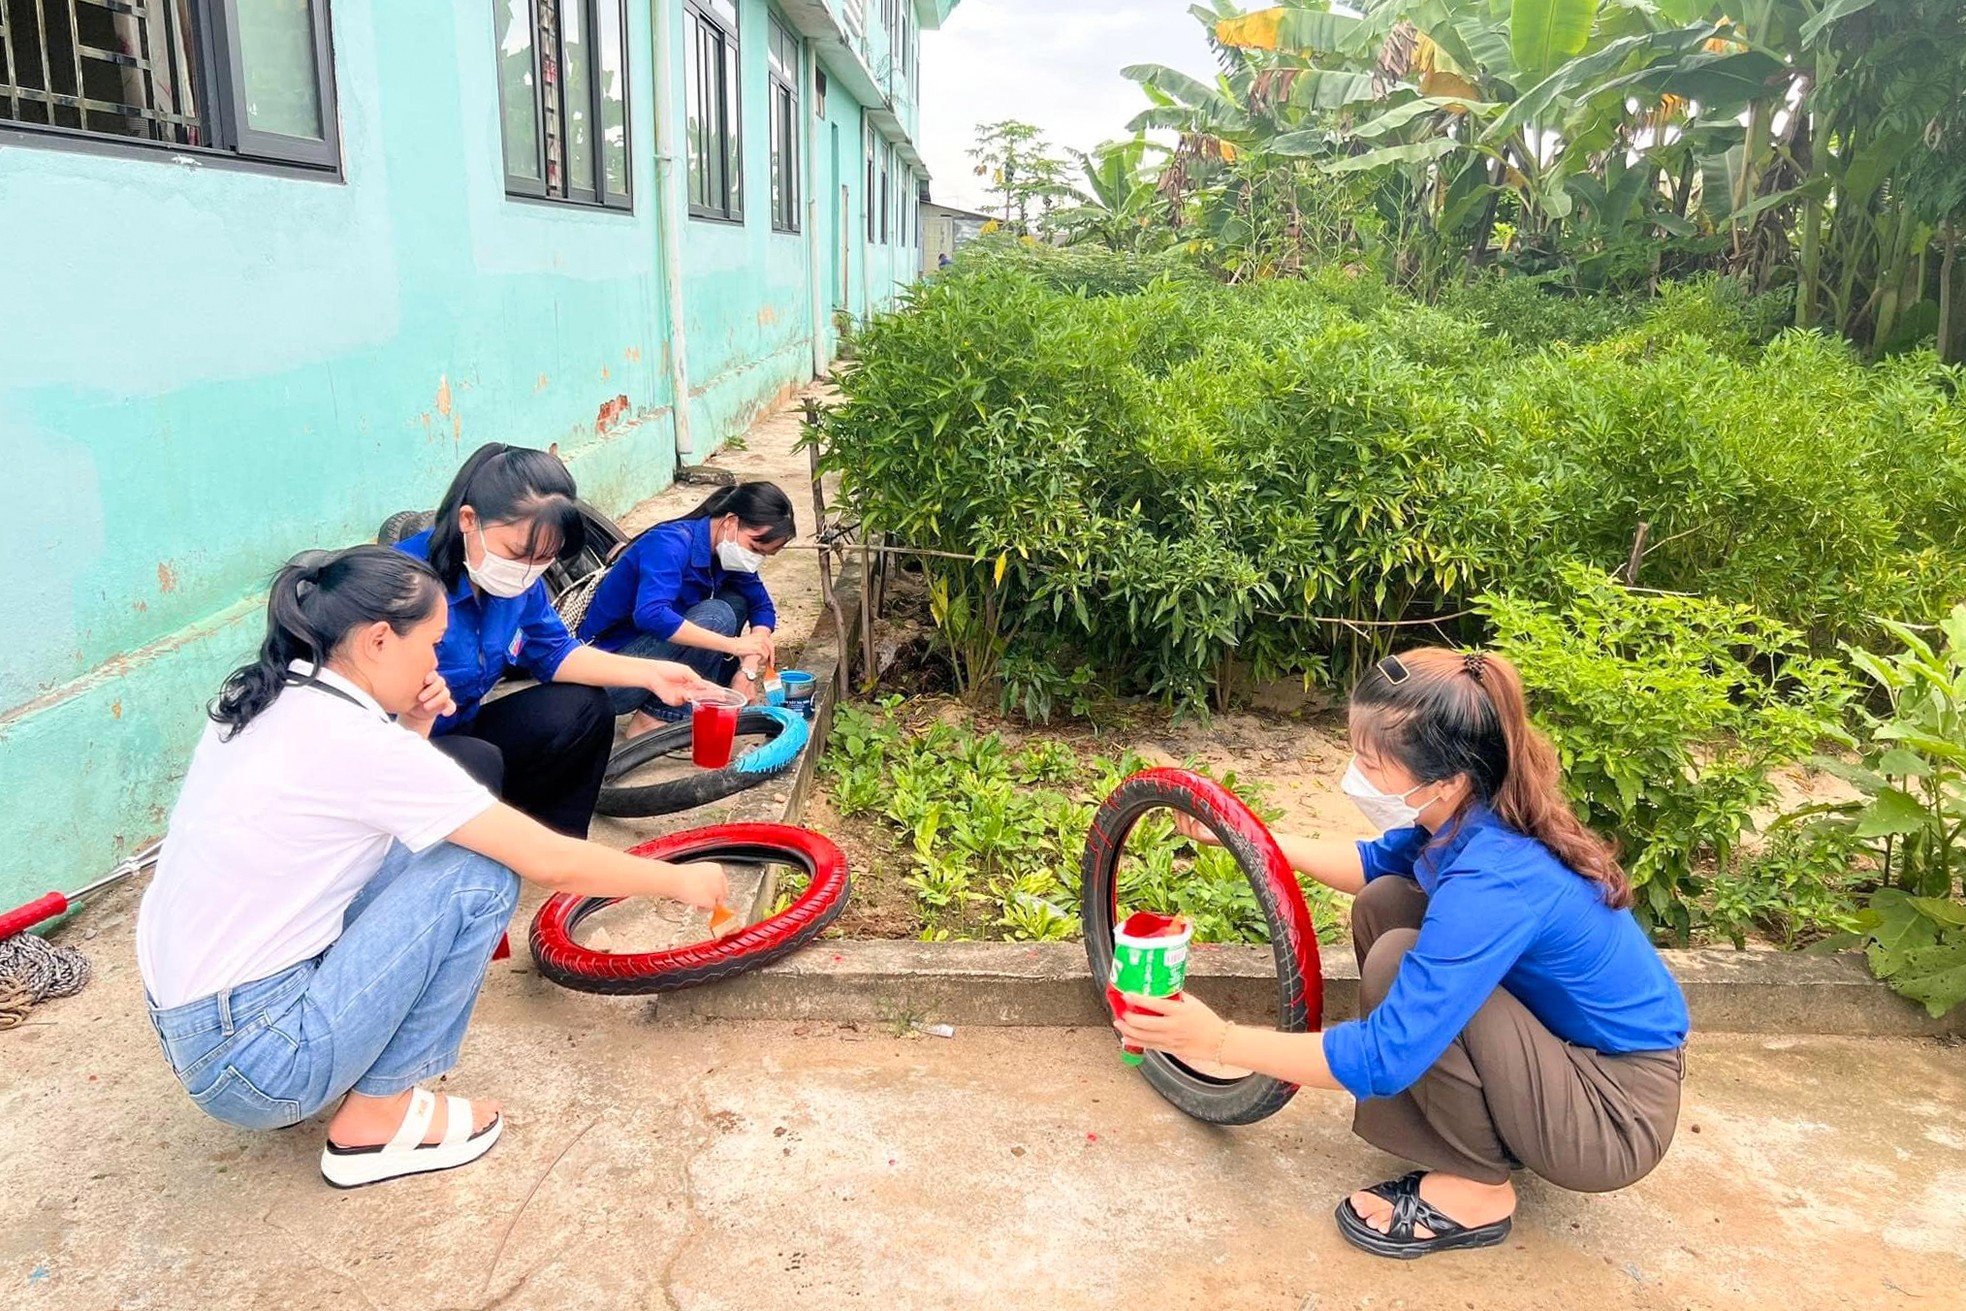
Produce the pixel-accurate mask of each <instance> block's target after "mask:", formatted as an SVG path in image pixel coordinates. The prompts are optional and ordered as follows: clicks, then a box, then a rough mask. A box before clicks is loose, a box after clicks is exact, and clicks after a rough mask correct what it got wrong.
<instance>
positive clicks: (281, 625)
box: [207, 546, 444, 741]
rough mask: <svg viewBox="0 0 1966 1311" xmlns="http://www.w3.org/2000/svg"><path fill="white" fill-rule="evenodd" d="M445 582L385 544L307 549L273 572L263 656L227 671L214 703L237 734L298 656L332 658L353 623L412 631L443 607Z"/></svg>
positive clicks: (274, 696)
mask: <svg viewBox="0 0 1966 1311" xmlns="http://www.w3.org/2000/svg"><path fill="white" fill-rule="evenodd" d="M443 594H444V593H443V587H442V585H441V584H440V583H439V582H438V579H437V575H436V573H435V572H434V571H432V569H431V568H430V566H429V565H427V564H425V563H424V562H423V561H421V560H419V559H417V558H416V557H415V556H412V555H406V554H404V553H403V552H401V551H398V550H394V549H392V548H390V547H386V546H357V547H352V548H350V549H349V550H346V551H305V552H302V553H301V554H300V555H297V556H295V557H294V558H293V559H292V560H291V561H289V562H288V564H287V566H286V568H284V569H282V570H280V572H279V573H278V574H275V575H274V577H273V585H272V587H271V588H270V589H269V590H268V593H267V597H266V636H265V638H264V639H263V640H262V641H261V642H260V645H259V658H258V659H257V660H255V661H253V662H252V663H251V664H248V665H241V666H240V667H239V668H237V669H235V670H233V671H232V673H231V674H230V675H228V676H227V677H226V680H225V683H224V685H223V686H222V687H220V689H219V694H218V696H217V698H215V699H214V700H213V701H212V703H211V705H210V706H209V707H208V708H207V713H209V714H210V715H211V717H212V721H213V722H214V723H216V724H219V725H220V726H221V732H220V734H219V736H220V737H221V738H222V739H223V740H227V741H229V740H231V739H232V738H233V737H235V736H237V735H238V733H239V731H240V730H241V729H243V728H245V727H246V726H247V725H248V724H250V723H252V722H253V720H255V719H257V718H258V717H259V716H260V715H262V714H264V713H265V712H266V709H267V707H269V706H271V705H272V704H273V703H274V702H275V701H277V700H278V699H279V697H280V693H281V692H283V691H284V690H285V689H286V686H287V684H288V682H289V681H290V680H291V679H292V677H293V674H292V673H291V671H290V670H289V668H288V666H290V665H291V664H293V662H295V661H296V660H299V661H305V662H306V663H308V664H310V665H314V666H316V667H317V668H318V667H319V666H321V665H324V664H326V663H327V662H328V660H329V658H330V657H332V656H333V655H334V653H335V651H336V650H337V649H339V648H340V646H341V644H342V641H343V640H344V639H345V638H346V637H347V636H348V633H349V631H350V630H351V629H355V628H360V627H363V626H365V625H368V624H373V623H378V622H382V623H387V624H388V625H389V626H390V628H391V629H393V630H394V631H395V632H397V633H399V634H401V633H407V632H408V631H409V630H410V629H412V628H414V627H416V625H418V624H420V623H422V622H423V621H424V620H426V619H428V618H430V616H431V615H432V614H434V613H435V612H436V609H437V602H438V601H439V600H441V599H442V597H443Z"/></svg>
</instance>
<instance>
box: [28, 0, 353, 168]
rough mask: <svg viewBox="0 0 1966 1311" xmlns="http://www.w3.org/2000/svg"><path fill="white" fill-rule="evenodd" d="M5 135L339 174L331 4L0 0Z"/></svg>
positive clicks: (305, 0)
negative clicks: (214, 155) (213, 155)
mask: <svg viewBox="0 0 1966 1311" xmlns="http://www.w3.org/2000/svg"><path fill="white" fill-rule="evenodd" d="M0 128H5V129H11V130H20V131H23V132H25V133H28V134H30V135H31V136H32V137H35V138H39V139H41V140H44V141H49V142H58V141H61V140H63V139H67V140H69V141H73V142H77V143H80V142H84V141H112V142H121V143H128V144H132V145H142V146H151V147H164V148H167V149H169V150H172V151H212V152H218V153H224V154H230V155H237V156H240V157H242V158H246V159H255V160H267V161H272V162H277V163H289V164H304V165H309V166H313V167H319V168H334V167H335V166H336V165H337V164H338V163H339V162H340V151H339V147H338V145H337V140H336V131H335V99H334V57H333V52H332V45H331V42H330V39H329V31H328V4H327V0H0Z"/></svg>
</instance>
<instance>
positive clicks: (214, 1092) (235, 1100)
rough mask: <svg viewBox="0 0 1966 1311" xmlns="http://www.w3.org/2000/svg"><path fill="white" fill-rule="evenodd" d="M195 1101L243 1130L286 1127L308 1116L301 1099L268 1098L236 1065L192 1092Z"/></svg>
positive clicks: (197, 1105) (205, 1111)
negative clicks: (301, 1109)
mask: <svg viewBox="0 0 1966 1311" xmlns="http://www.w3.org/2000/svg"><path fill="white" fill-rule="evenodd" d="M191 1101H192V1104H193V1105H195V1106H196V1107H197V1108H198V1109H199V1110H201V1111H203V1112H204V1113H205V1114H207V1115H209V1116H211V1117H212V1118H213V1119H214V1120H221V1121H223V1122H224V1123H226V1124H229V1125H233V1126H235V1127H237V1128H240V1129H284V1128H286V1127H287V1126H288V1125H290V1124H298V1123H299V1122H300V1121H301V1120H302V1119H304V1118H305V1117H304V1116H302V1115H301V1112H300V1103H299V1102H298V1101H295V1100H293V1099H292V1098H286V1097H268V1096H267V1095H266V1094H265V1093H263V1092H261V1091H260V1090H259V1088H258V1087H257V1086H255V1085H254V1083H253V1081H252V1080H251V1079H248V1078H247V1077H246V1076H245V1075H243V1074H241V1073H239V1068H238V1067H237V1066H236V1065H227V1066H225V1067H223V1068H222V1069H220V1070H219V1074H218V1078H217V1079H216V1080H215V1081H214V1082H213V1083H212V1086H211V1087H209V1088H207V1089H205V1090H204V1091H203V1092H198V1093H192V1094H191Z"/></svg>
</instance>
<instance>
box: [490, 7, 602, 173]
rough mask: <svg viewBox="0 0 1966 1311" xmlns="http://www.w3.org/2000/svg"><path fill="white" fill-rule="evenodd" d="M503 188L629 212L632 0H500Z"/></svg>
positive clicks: (496, 12)
mask: <svg viewBox="0 0 1966 1311" xmlns="http://www.w3.org/2000/svg"><path fill="white" fill-rule="evenodd" d="M492 26H493V35H494V36H495V38H496V41H497V50H498V112H499V119H500V122H501V125H502V129H503V136H504V139H505V190H506V193H507V194H508V195H514V196H530V197H532V198H533V199H535V200H564V201H568V202H571V203H574V204H581V205H605V206H607V207H608V208H610V209H628V208H629V207H630V206H631V205H632V204H633V189H632V188H631V186H630V185H629V184H630V181H631V179H630V177H629V164H628V158H629V151H628V41H627V13H626V6H625V0H492Z"/></svg>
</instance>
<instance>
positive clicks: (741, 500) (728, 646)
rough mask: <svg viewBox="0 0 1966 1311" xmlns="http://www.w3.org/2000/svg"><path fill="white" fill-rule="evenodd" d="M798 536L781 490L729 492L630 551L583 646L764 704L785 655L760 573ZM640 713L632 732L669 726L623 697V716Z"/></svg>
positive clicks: (608, 584) (586, 629) (589, 620)
mask: <svg viewBox="0 0 1966 1311" xmlns="http://www.w3.org/2000/svg"><path fill="white" fill-rule="evenodd" d="M797 532H798V525H797V524H795V523H794V522H793V519H792V502H791V501H790V500H789V499H787V498H786V495H785V493H784V492H782V491H780V490H779V489H778V488H777V487H776V486H774V485H773V484H771V483H739V484H738V485H737V486H735V487H726V488H724V489H723V490H722V491H720V492H718V493H716V494H715V495H714V496H712V497H711V498H710V499H709V500H707V501H705V502H704V503H703V504H701V505H699V506H697V507H696V508H695V509H694V510H691V511H690V512H689V513H688V514H686V515H684V516H683V517H682V518H680V519H672V520H670V521H669V522H667V523H659V524H657V525H655V526H654V527H653V528H650V529H648V530H647V531H645V532H643V533H642V534H641V535H640V536H638V537H637V538H636V539H635V540H634V541H633V542H631V543H629V545H628V548H627V549H626V550H624V551H623V552H622V553H621V556H620V558H619V559H618V560H617V561H616V563H615V565H614V567H613V568H612V569H610V570H609V571H608V576H607V577H606V578H604V579H602V580H601V585H600V586H599V587H598V588H596V589H595V591H594V600H593V603H592V604H591V605H589V606H588V607H587V616H586V618H584V619H583V620H581V623H580V636H581V640H582V641H586V642H592V643H593V644H594V645H595V646H597V647H599V648H601V649H602V650H604V651H619V652H621V653H622V654H623V655H633V656H645V657H650V658H653V659H658V660H676V661H680V662H681V663H683V664H686V665H688V666H689V667H690V668H691V669H694V670H695V671H696V672H697V673H699V674H702V675H703V676H704V677H705V678H707V679H709V680H710V681H711V682H713V683H718V684H721V685H723V686H725V687H732V688H735V689H736V690H737V691H739V692H742V693H744V695H746V696H748V697H751V698H752V699H753V700H755V699H756V697H757V685H756V681H755V679H756V675H757V673H758V671H759V670H760V669H761V668H762V667H764V666H767V665H770V664H772V663H773V662H774V661H776V659H777V656H778V651H777V646H776V642H775V639H774V638H773V636H772V630H773V629H774V628H776V627H777V625H778V615H777V613H776V612H775V611H774V610H773V609H772V604H771V594H770V593H769V592H767V591H765V585H764V580H762V579H761V578H759V577H758V569H759V567H760V566H761V565H763V564H764V562H765V557H766V556H769V555H776V554H777V553H778V552H779V550H781V549H782V548H783V547H784V545H785V543H787V542H789V541H791V540H792V538H793V537H794V536H795V535H796V534H797ZM746 624H749V625H750V629H749V631H748V632H747V631H746V629H745V625H746ZM630 710H636V711H640V712H641V713H639V714H637V715H636V716H635V719H634V721H633V722H632V723H631V724H630V725H629V729H628V731H629V732H631V733H641V732H645V731H647V730H648V729H651V728H653V727H654V726H655V725H654V722H653V720H654V719H655V718H657V717H660V714H659V711H660V702H659V701H658V700H657V699H654V698H650V697H646V696H639V695H637V694H636V693H635V692H634V691H633V690H632V689H627V688H623V689H621V690H619V691H617V692H615V693H614V712H615V713H616V714H618V715H623V714H627V713H628V712H629V711H630Z"/></svg>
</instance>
